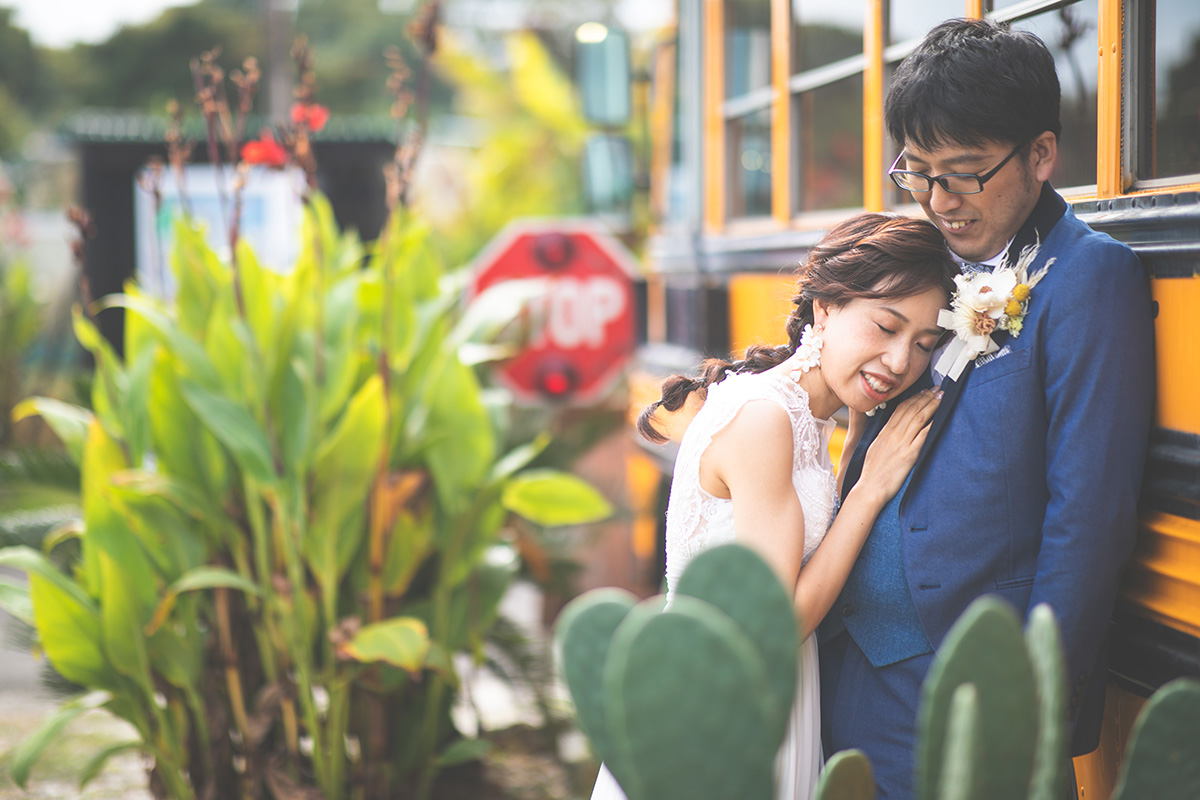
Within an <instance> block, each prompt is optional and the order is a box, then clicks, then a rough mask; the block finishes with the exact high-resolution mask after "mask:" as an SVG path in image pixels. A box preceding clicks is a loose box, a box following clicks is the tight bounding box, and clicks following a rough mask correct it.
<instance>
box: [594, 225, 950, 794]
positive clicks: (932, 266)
mask: <svg viewBox="0 0 1200 800" xmlns="http://www.w3.org/2000/svg"><path fill="white" fill-rule="evenodd" d="M956 271H957V267H956V265H955V263H954V261H953V260H952V259H951V257H950V254H949V252H948V251H947V250H946V245H945V243H944V240H943V239H942V236H941V234H940V233H938V231H937V229H936V228H934V227H933V225H931V224H930V223H929V222H927V221H925V220H918V219H911V218H907V217H900V216H895V215H890V214H862V215H859V216H856V217H853V218H851V219H849V220H846V221H845V222H842V223H841V224H839V225H837V226H836V227H834V228H833V229H832V230H830V231H829V233H828V234H827V235H826V236H825V237H824V238H823V239H822V240H821V241H820V243H818V244H817V245H816V246H815V247H814V248H813V249H812V251H811V253H810V254H809V257H808V260H807V261H806V263H805V264H804V265H803V266H802V267H801V269H800V273H799V291H798V293H797V295H796V296H795V297H794V298H793V300H792V302H793V303H794V304H795V306H796V308H795V309H794V310H793V312H792V314H791V316H790V317H789V318H788V321H787V329H786V330H787V335H788V344H786V345H781V346H779V347H774V348H771V347H766V346H755V347H751V348H749V349H748V350H747V351H746V357H745V360H743V361H738V362H735V363H732V364H731V363H728V362H724V361H718V360H709V361H706V362H705V363H704V365H703V367H702V372H701V375H700V376H699V377H697V378H694V379H693V378H687V377H684V376H681V375H676V376H673V377H672V378H670V379H668V380H667V381H666V382H665V383H664V384H663V391H662V397H661V399H660V400H658V401H657V402H655V403H653V404H651V405H650V406H648V407H647V408H646V409H645V410H644V411H643V412H642V415H641V417H640V418H639V419H638V430H639V431H640V432H641V433H642V434H643V435H644V436H646V437H647V438H648V439H650V440H651V441H655V442H664V441H666V437H665V436H664V435H663V434H662V433H661V432H660V431H659V430H658V429H656V428H655V426H654V423H655V421H656V420H655V412H656V411H658V409H659V408H662V409H664V410H666V411H670V412H679V413H680V415H685V414H686V413H687V412H688V410H689V408H691V407H693V406H694V405H697V404H699V402H701V401H702V402H703V405H702V406H701V407H700V409H699V411H698V412H696V414H695V418H694V419H693V420H692V421H691V422H690V424H688V426H687V430H686V433H685V434H684V435H683V438H682V441H681V443H680V449H679V454H678V456H677V457H676V461H675V471H674V478H673V482H672V485H671V497H670V502H669V504H668V507H667V534H666V539H667V565H666V572H667V574H666V579H667V594H668V602H669V601H670V596H671V591H672V587H673V586H674V585H675V583H676V582H677V581H678V579H679V576H680V575H681V574H682V573H683V570H684V567H685V566H686V565H687V563H688V561H689V560H691V558H692V557H693V556H695V555H696V554H697V553H699V552H700V551H702V550H704V549H706V548H709V547H712V546H714V545H718V544H724V543H727V542H730V541H737V542H740V543H742V544H745V545H748V546H749V547H752V548H753V549H755V550H756V551H757V552H758V553H759V554H760V555H762V556H763V557H764V558H765V559H766V561H767V563H768V564H770V565H771V567H772V568H773V569H774V570H775V572H776V573H777V574H778V575H779V579H780V580H781V581H782V582H783V584H784V585H785V586H791V587H794V599H795V609H796V615H797V619H798V625H799V629H800V639H801V642H802V644H801V646H800V658H799V661H800V678H799V684H798V686H797V691H796V702H795V705H794V706H793V708H792V715H791V720H790V722H789V726H788V734H787V738H786V740H785V741H784V743H783V745H782V747H781V748H780V751H779V755H778V756H777V758H776V775H775V783H776V795H775V796H776V798H777V800H808V798H809V797H810V796H811V795H812V793H813V790H814V788H815V785H816V780H817V775H818V773H819V771H820V768H821V764H822V754H821V742H820V730H821V720H820V705H819V698H820V689H819V686H818V680H819V671H818V667H817V644H816V639H815V637H814V636H813V635H812V633H813V631H814V630H815V629H816V627H817V625H818V624H819V623H820V622H821V620H822V619H823V618H824V616H825V615H826V614H827V613H828V612H829V609H830V606H831V605H832V604H833V602H834V600H835V599H836V598H837V596H838V593H839V592H840V591H841V588H842V584H843V583H845V581H846V577H847V575H849V573H850V568H851V567H852V566H853V565H854V560H855V559H856V558H857V557H858V552H859V550H860V549H861V547H862V545H863V542H864V541H865V540H866V537H867V533H868V532H869V531H870V530H871V525H872V524H873V523H874V521H875V517H876V516H877V515H878V514H879V512H880V509H882V508H883V507H884V505H885V504H886V503H887V502H888V501H889V500H890V499H891V498H892V496H893V495H895V494H896V492H898V491H899V490H900V487H901V485H902V483H903V481H904V479H905V476H907V475H908V472H909V470H910V469H911V468H912V466H913V464H914V462H915V461H916V457H917V453H918V452H919V451H920V449H921V445H922V444H923V443H924V441H925V436H926V435H927V433H928V431H929V421H930V419H931V418H932V416H933V412H934V411H935V410H936V408H937V405H938V403H939V402H940V400H941V392H940V391H936V390H927V391H924V392H920V393H918V394H916V395H914V396H912V397H910V398H908V399H907V400H905V401H904V402H902V403H901V404H900V406H899V407H897V409H896V412H895V414H893V415H892V418H891V419H890V420H889V421H888V424H887V426H886V427H885V428H884V430H883V431H882V432H881V433H880V435H879V437H878V438H877V439H876V440H875V442H874V443H873V444H872V445H871V448H870V450H869V451H868V452H867V456H866V461H865V463H864V465H863V472H862V477H861V478H860V479H859V481H858V483H856V484H855V485H854V488H853V489H852V490H851V491H850V494H849V495H848V496H847V497H845V498H844V499H843V500H842V502H841V505H840V508H839V507H838V485H837V484H836V483H835V478H834V471H833V466H832V464H831V462H830V458H829V452H828V442H829V435H830V433H831V432H832V430H833V428H834V422H833V420H832V419H830V417H831V416H832V415H833V414H834V412H836V411H837V410H838V409H840V408H841V407H842V406H847V407H849V411H850V426H849V432H848V433H847V437H846V442H845V444H844V445H843V452H852V451H853V449H854V446H855V444H856V443H857V441H858V438H859V436H860V435H861V433H862V429H863V428H864V427H865V424H866V415H868V414H871V413H872V412H873V411H874V409H875V408H877V407H879V406H881V405H883V404H885V403H887V402H894V401H895V398H896V397H898V396H899V395H900V394H901V393H902V392H904V390H905V389H907V388H908V387H909V386H911V385H912V384H913V382H914V381H915V380H916V379H917V378H918V377H919V376H920V375H921V373H922V372H923V371H924V370H926V369H928V366H929V359H930V355H931V354H932V352H933V349H934V347H935V346H936V345H937V343H938V340H939V338H940V336H941V333H942V331H941V329H940V328H939V327H938V325H937V315H938V311H939V309H941V308H943V307H945V306H947V305H948V301H949V297H950V292H951V291H952V290H953V288H954V282H953V274H954V273H955V272H956ZM689 400H691V401H692V402H690V403H689ZM835 510H836V512H837V516H836V519H833V517H834V512H835ZM831 519H833V523H832V525H831V524H830V520H831ZM818 545H820V546H819V547H818ZM621 798H624V793H623V792H622V791H621V788H620V786H619V785H618V784H617V782H616V780H615V779H614V778H613V777H612V774H611V773H610V772H609V771H608V770H607V769H606V768H601V773H600V775H599V777H598V778H597V780H596V785H595V788H594V789H593V792H592V800H621Z"/></svg>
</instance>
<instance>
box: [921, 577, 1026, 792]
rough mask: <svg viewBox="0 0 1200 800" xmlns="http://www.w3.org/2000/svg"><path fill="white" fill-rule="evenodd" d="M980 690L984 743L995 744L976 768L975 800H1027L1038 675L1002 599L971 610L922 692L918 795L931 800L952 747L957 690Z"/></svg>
mask: <svg viewBox="0 0 1200 800" xmlns="http://www.w3.org/2000/svg"><path fill="white" fill-rule="evenodd" d="M963 683H973V684H974V685H975V688H976V689H977V690H978V694H979V719H980V721H981V728H980V737H981V739H982V741H984V742H986V743H987V747H986V748H985V749H984V750H983V751H982V756H981V760H980V762H978V764H977V765H976V768H977V771H978V772H979V775H978V776H977V777H976V778H975V779H974V780H975V781H977V783H976V785H978V786H979V787H981V788H980V791H979V793H977V794H975V795H974V796H973V800H990V799H991V798H1003V799H1004V800H1011V798H1024V797H1025V795H1026V793H1027V792H1028V789H1029V780H1030V776H1031V775H1032V772H1033V757H1034V748H1035V747H1036V744H1037V697H1036V689H1035V687H1034V677H1033V667H1032V665H1031V664H1030V661H1029V656H1028V654H1027V653H1026V652H1025V643H1024V639H1023V638H1022V636H1021V626H1020V623H1018V621H1017V617H1016V614H1015V613H1014V612H1013V610H1012V608H1011V607H1010V606H1009V605H1008V604H1007V603H1005V602H1004V601H1003V600H1000V599H999V598H996V597H988V596H984V597H981V598H979V599H978V600H976V601H975V602H973V603H971V605H970V606H969V607H968V608H967V610H966V611H965V612H963V614H962V616H961V617H959V619H958V621H957V622H956V623H954V626H953V627H952V628H951V629H950V632H949V633H948V634H947V635H946V639H945V641H944V642H943V643H942V646H941V648H940V649H939V651H938V657H937V659H936V660H935V661H934V664H933V667H932V668H931V669H930V670H929V676H928V677H927V678H926V679H925V684H924V685H923V686H922V688H921V711H920V715H919V719H918V721H917V725H918V738H919V741H918V746H917V750H918V754H917V789H918V791H917V795H918V796H919V797H922V798H927V799H929V800H931V799H932V798H935V797H937V796H938V791H937V788H938V787H937V784H938V783H939V778H940V775H941V772H942V764H943V762H944V759H945V751H946V749H947V746H948V739H947V736H948V730H947V727H948V723H949V716H950V707H951V701H952V698H953V697H954V693H955V690H956V689H957V688H958V686H959V685H961V684H963Z"/></svg>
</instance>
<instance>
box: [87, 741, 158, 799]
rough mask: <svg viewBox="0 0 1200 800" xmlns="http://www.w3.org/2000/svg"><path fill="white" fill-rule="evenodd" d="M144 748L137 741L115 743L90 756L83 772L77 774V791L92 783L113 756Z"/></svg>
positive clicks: (143, 745)
mask: <svg viewBox="0 0 1200 800" xmlns="http://www.w3.org/2000/svg"><path fill="white" fill-rule="evenodd" d="M145 747H146V745H145V744H144V743H143V742H141V741H139V740H137V739H131V740H130V741H127V742H117V743H116V744H110V745H109V746H108V747H105V748H104V749H103V750H101V751H99V752H98V753H96V754H95V755H94V756H92V757H91V758H90V759H89V760H88V762H87V764H85V765H84V766H83V770H82V771H81V772H80V773H79V790H80V791H83V789H84V787H86V786H87V785H88V784H89V783H91V782H92V781H94V780H95V779H96V778H97V776H99V775H100V771H101V770H103V769H104V766H105V765H106V764H107V763H108V762H109V761H110V760H111V759H112V758H113V757H114V756H119V755H121V754H122V753H128V752H129V751H130V750H143V749H145Z"/></svg>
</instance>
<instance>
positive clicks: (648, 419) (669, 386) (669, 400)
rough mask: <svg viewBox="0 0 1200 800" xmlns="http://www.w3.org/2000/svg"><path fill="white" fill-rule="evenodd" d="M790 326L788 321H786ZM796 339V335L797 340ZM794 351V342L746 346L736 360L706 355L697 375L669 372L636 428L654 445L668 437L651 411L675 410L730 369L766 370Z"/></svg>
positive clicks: (706, 390) (717, 381)
mask: <svg viewBox="0 0 1200 800" xmlns="http://www.w3.org/2000/svg"><path fill="white" fill-rule="evenodd" d="M789 327H790V322H789ZM796 341H799V338H798V337H797V340H796ZM795 351H796V344H795V342H792V343H789V344H782V345H779V346H778V347H769V346H767V345H761V344H757V345H751V346H750V347H748V348H746V355H745V357H744V358H742V359H741V360H739V361H732V362H731V361H722V360H721V359H719V358H708V359H705V360H704V361H703V362H701V364H700V374H699V375H697V376H696V377H695V378H688V377H686V376H684V375H672V376H671V377H669V378H667V379H666V380H665V381H663V385H662V397H660V398H659V399H658V400H657V401H655V402H653V403H651V404H650V405H648V406H646V407H645V408H644V409H642V413H641V414H639V415H638V418H637V429H638V432H639V433H640V434H642V436H645V437H646V438H647V439H649V440H650V441H651V442H654V443H655V444H662V443H663V442H665V441H667V437H666V436H665V435H663V433H662V432H661V431H659V430H658V429H657V428H655V427H654V414H655V412H656V411H658V409H659V408H664V409H666V410H667V411H672V412H673V411H678V410H679V409H681V408H683V406H684V404H685V403H687V400H688V398H689V397H691V396H692V394H693V393H696V392H700V393H702V395H705V396H706V395H707V393H708V387H709V386H712V385H713V384H714V383H720V382H721V381H723V380H725V377H726V376H727V375H728V374H729V373H731V372H735V373H736V372H751V373H757V372H765V371H766V370H768V369H770V368H771V367H774V366H776V365H777V364H782V363H783V362H784V361H787V360H788V358H789V357H791V355H792V353H794V352H795Z"/></svg>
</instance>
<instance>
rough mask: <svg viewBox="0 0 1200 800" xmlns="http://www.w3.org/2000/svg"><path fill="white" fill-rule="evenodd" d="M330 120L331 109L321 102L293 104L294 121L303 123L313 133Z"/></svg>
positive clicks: (298, 123)
mask: <svg viewBox="0 0 1200 800" xmlns="http://www.w3.org/2000/svg"><path fill="white" fill-rule="evenodd" d="M328 121H329V109H328V108H326V107H325V106H323V105H320V104H319V103H295V104H293V105H292V122H293V124H296V125H303V126H304V127H306V128H308V129H309V130H310V131H312V132H313V133H316V132H317V131H319V130H321V129H322V128H324V127H325V123H326V122H328Z"/></svg>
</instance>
